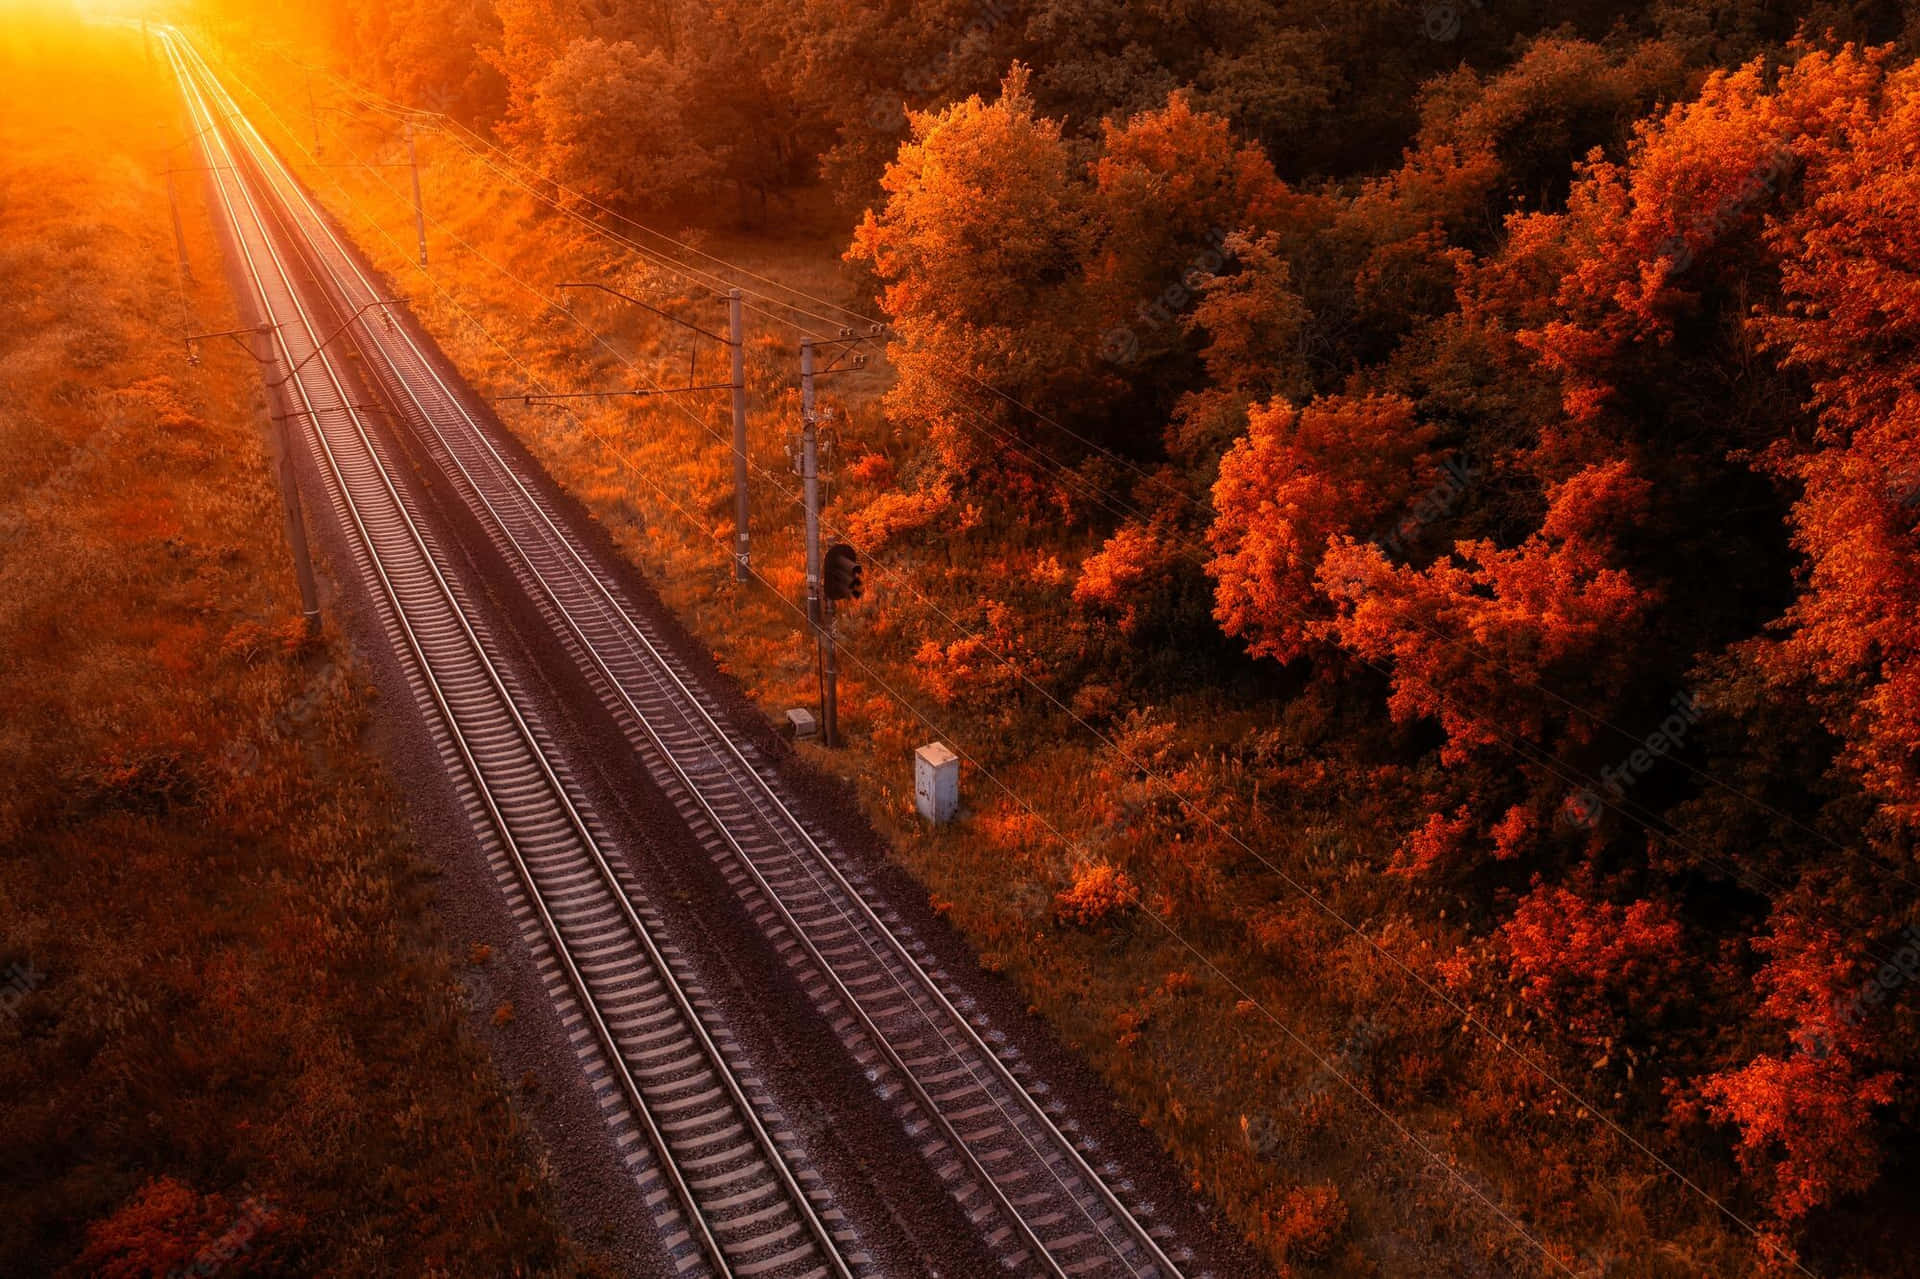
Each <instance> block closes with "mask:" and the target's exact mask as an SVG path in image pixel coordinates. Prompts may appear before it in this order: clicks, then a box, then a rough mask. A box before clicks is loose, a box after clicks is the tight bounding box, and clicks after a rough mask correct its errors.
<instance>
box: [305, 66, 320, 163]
mask: <svg viewBox="0 0 1920 1279" xmlns="http://www.w3.org/2000/svg"><path fill="white" fill-rule="evenodd" d="M307 123H308V124H309V125H311V126H312V128H313V158H314V159H316V160H318V159H319V158H320V155H321V150H322V148H321V146H320V111H319V108H317V107H315V106H314V105H313V72H312V71H308V72H307Z"/></svg>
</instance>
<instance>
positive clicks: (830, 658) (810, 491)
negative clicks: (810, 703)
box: [800, 339, 840, 746]
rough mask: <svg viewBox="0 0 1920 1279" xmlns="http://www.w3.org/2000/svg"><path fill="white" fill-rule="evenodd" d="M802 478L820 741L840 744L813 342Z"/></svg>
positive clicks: (804, 351)
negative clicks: (823, 546)
mask: <svg viewBox="0 0 1920 1279" xmlns="http://www.w3.org/2000/svg"><path fill="white" fill-rule="evenodd" d="M800 479H801V481H802V485H803V488H804V490H805V495H806V507H807V621H809V622H810V623H812V624H813V633H814V636H815V638H816V639H817V640H818V642H819V646H820V741H821V743H822V744H823V745H826V746H838V745H839V744H840V725H839V702H840V697H839V687H838V685H839V671H838V668H837V662H836V660H835V656H836V655H835V653H834V647H833V604H832V602H831V601H829V600H828V599H827V597H826V592H825V591H823V590H822V589H821V584H820V429H819V424H818V423H817V422H816V421H815V420H814V416H813V341H812V340H811V339H807V340H804V341H802V342H801V343H800Z"/></svg>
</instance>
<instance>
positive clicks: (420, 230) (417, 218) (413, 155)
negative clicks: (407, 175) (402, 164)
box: [407, 120, 427, 266]
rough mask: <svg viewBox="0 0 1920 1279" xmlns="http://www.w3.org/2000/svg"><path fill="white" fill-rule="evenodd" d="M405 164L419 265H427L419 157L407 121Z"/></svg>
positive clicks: (410, 127) (425, 229)
mask: <svg viewBox="0 0 1920 1279" xmlns="http://www.w3.org/2000/svg"><path fill="white" fill-rule="evenodd" d="M407 163H408V165H410V166H411V167H412V168H413V231H414V234H415V236H417V237H418V238H419V241H420V265H421V266H425V265H426V264H427V216H426V214H425V213H423V212H422V211H421V208H420V156H419V153H418V152H416V151H415V150H414V149H413V121H411V120H409V121H407Z"/></svg>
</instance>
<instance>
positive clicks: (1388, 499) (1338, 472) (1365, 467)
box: [1207, 396, 1434, 661]
mask: <svg viewBox="0 0 1920 1279" xmlns="http://www.w3.org/2000/svg"><path fill="white" fill-rule="evenodd" d="M1431 438H1432V431H1431V429H1430V428H1426V427H1424V426H1422V425H1421V424H1420V422H1419V421H1418V420H1417V419H1416V417H1415V416H1414V411H1413V405H1412V404H1411V403H1409V402H1408V401H1406V400H1404V399H1401V398H1398V397H1393V396H1375V397H1363V398H1357V399H1355V398H1348V397H1337V398H1332V399H1324V400H1316V401H1314V402H1313V403H1311V404H1309V405H1307V406H1306V407H1305V408H1297V407H1295V406H1294V405H1292V404H1288V403H1286V402H1285V401H1274V402H1270V403H1268V404H1265V405H1261V406H1258V407H1256V408H1255V409H1254V411H1253V412H1252V414H1251V416H1250V418H1249V420H1248V425H1247V434H1246V437H1245V438H1244V439H1243V440H1241V441H1240V442H1239V443H1238V444H1236V445H1234V447H1233V448H1232V449H1231V450H1230V451H1229V452H1228V453H1227V455H1226V457H1225V458H1224V459H1223V460H1222V461H1221V463H1220V478H1219V481H1218V482H1217V483H1216V484H1215V485H1214V490H1213V505H1214V511H1215V514H1214V522H1213V526H1212V528H1211V529H1210V530H1209V531H1208V535H1207V536H1208V541H1209V542H1210V544H1211V545H1212V548H1213V552H1214V556H1213V559H1211V560H1210V561H1208V564H1207V571H1208V573H1210V574H1211V575H1212V576H1213V578H1214V580H1215V582H1216V584H1217V585H1216V588H1215V595H1214V600H1215V604H1214V615H1215V617H1217V618H1218V619H1219V621H1220V625H1221V626H1222V627H1223V628H1224V629H1225V630H1226V631H1227V633H1228V634H1230V635H1236V636H1240V637H1241V638H1243V639H1245V640H1246V641H1247V646H1248V649H1249V651H1251V652H1253V653H1254V654H1256V655H1258V656H1262V657H1271V658H1275V659H1277V660H1280V661H1291V660H1293V659H1294V658H1297V657H1300V656H1303V655H1305V654H1306V653H1307V652H1309V651H1310V650H1311V648H1312V646H1313V644H1314V642H1315V641H1316V640H1318V639H1320V638H1322V637H1323V635H1324V634H1325V626H1326V624H1327V623H1329V622H1330V621H1332V619H1333V609H1332V607H1331V604H1330V601H1329V598H1328V596H1327V594H1326V593H1325V592H1324V591H1323V590H1322V588H1321V586H1320V584H1319V582H1318V581H1317V575H1318V573H1319V572H1320V569H1321V565H1322V560H1323V557H1324V556H1325V555H1326V553H1327V549H1328V546H1329V545H1330V544H1332V543H1334V542H1335V541H1336V539H1339V538H1343V537H1344V538H1348V539H1351V538H1352V537H1354V536H1356V535H1357V536H1359V537H1362V538H1365V537H1370V536H1372V535H1373V534H1374V531H1375V530H1376V529H1380V530H1381V531H1382V535H1383V536H1384V535H1385V526H1386V525H1387V524H1389V523H1390V522H1391V521H1392V519H1393V517H1394V516H1395V515H1397V514H1398V513H1399V512H1400V510H1401V509H1402V508H1403V507H1404V506H1405V505H1406V504H1407V502H1408V501H1409V499H1410V498H1411V497H1412V495H1413V493H1414V492H1415V490H1416V489H1417V488H1418V487H1419V486H1420V485H1421V484H1422V483H1424V482H1426V481H1427V479H1428V477H1429V476H1430V475H1431V473H1432V472H1433V469H1434V468H1433V463H1432V460H1431V459H1430V458H1429V457H1428V456H1427V452H1426V446H1427V443H1428V442H1429V440H1430V439H1431Z"/></svg>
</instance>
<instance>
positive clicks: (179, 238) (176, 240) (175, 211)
mask: <svg viewBox="0 0 1920 1279" xmlns="http://www.w3.org/2000/svg"><path fill="white" fill-rule="evenodd" d="M167 211H168V212H169V213H171V214H172V215H173V248H174V251H175V252H176V253H178V254H179V255H180V278H181V279H182V280H185V281H186V282H188V283H192V282H193V264H192V263H191V262H189V261H187V233H186V230H185V229H184V228H183V227H182V226H181V225H180V198H179V197H178V196H177V195H175V194H174V190H173V170H172V169H171V168H169V169H168V170H167Z"/></svg>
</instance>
